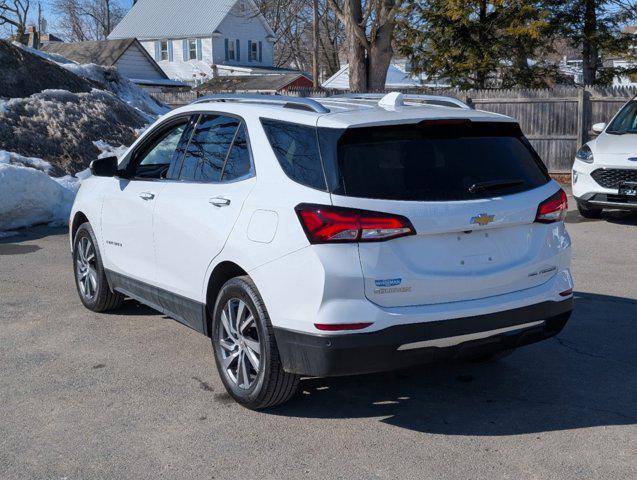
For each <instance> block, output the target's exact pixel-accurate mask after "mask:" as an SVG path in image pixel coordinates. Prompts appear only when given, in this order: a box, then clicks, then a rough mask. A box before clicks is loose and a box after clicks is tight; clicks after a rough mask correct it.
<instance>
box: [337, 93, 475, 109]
mask: <svg viewBox="0 0 637 480" xmlns="http://www.w3.org/2000/svg"><path fill="white" fill-rule="evenodd" d="M386 95H387V94H386V93H342V94H339V95H333V96H331V97H327V98H326V99H325V100H329V99H331V98H349V99H352V100H380V99H382V98H383V97H385V96H386ZM402 96H403V97H404V99H405V100H407V101H409V100H417V101H421V102H422V103H431V104H433V105H444V106H451V107H456V108H464V109H471V107H470V106H469V105H467V104H466V103H464V102H463V101H462V100H458V99H457V98H454V97H448V96H445V95H424V94H418V93H403V94H402Z"/></svg>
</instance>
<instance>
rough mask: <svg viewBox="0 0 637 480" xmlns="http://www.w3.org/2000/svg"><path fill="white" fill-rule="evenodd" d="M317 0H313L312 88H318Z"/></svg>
mask: <svg viewBox="0 0 637 480" xmlns="http://www.w3.org/2000/svg"><path fill="white" fill-rule="evenodd" d="M318 13H319V12H318V0H314V25H313V28H312V30H313V32H312V33H313V37H314V45H313V48H312V81H313V82H314V88H319V15H318Z"/></svg>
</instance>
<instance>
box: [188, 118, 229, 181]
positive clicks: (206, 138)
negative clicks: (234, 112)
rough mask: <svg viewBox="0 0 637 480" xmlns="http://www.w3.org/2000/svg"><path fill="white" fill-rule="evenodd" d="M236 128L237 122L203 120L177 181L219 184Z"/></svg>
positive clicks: (215, 119)
mask: <svg viewBox="0 0 637 480" xmlns="http://www.w3.org/2000/svg"><path fill="white" fill-rule="evenodd" d="M238 127H239V120H237V119H236V118H231V117H224V116H221V115H206V116H204V117H203V118H202V120H201V121H200V122H199V125H198V126H197V129H196V130H195V133H194V135H193V137H192V139H191V141H190V145H189V146H188V151H187V152H186V155H185V157H184V161H183V166H182V168H181V172H180V175H179V178H180V179H181V180H189V181H196V182H220V181H221V175H222V173H223V166H224V164H225V162H226V158H227V156H228V152H229V150H230V146H231V145H232V141H233V140H234V137H235V133H236V132H237V128H238Z"/></svg>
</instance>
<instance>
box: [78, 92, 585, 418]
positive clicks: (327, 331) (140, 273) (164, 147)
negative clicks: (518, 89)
mask: <svg viewBox="0 0 637 480" xmlns="http://www.w3.org/2000/svg"><path fill="white" fill-rule="evenodd" d="M91 170H92V173H93V175H92V176H91V177H90V178H89V179H87V180H86V181H84V182H83V183H82V187H81V189H80V191H79V193H78V196H77V199H76V201H75V205H74V207H73V211H72V213H71V221H70V237H71V244H72V249H73V260H74V261H73V265H74V272H75V279H76V283H77V288H78V292H79V296H80V298H81V301H82V302H83V304H84V305H85V306H86V307H87V308H88V309H90V310H93V311H96V312H104V311H107V310H113V309H115V308H117V307H119V306H120V305H121V304H122V301H123V299H124V298H125V297H130V298H132V299H136V300H138V301H140V302H142V303H144V304H147V305H149V306H151V307H153V308H155V309H157V310H159V311H161V312H163V313H165V314H167V315H169V316H171V317H172V318H174V319H176V320H177V321H179V322H181V323H183V324H184V325H187V326H188V327H191V328H193V329H195V330H197V331H199V332H201V333H202V334H204V335H207V336H208V337H210V338H211V340H212V347H213V350H214V356H215V360H216V366H217V369H218V372H219V375H220V377H221V380H222V381H223V383H224V385H225V387H226V388H227V390H228V392H229V393H230V395H232V397H234V398H235V399H236V401H237V402H239V403H240V404H242V405H244V406H246V407H248V408H253V409H258V408H264V407H268V406H272V405H276V404H280V403H282V402H285V401H286V400H288V399H290V397H292V395H293V394H294V393H295V391H296V388H297V386H298V382H299V377H300V376H319V377H323V376H336V375H352V374H361V373H368V372H378V371H383V370H390V369H396V368H402V367H407V366H413V365H419V364H422V363H426V362H432V361H437V360H442V359H472V360H477V361H480V360H486V359H489V358H493V357H495V356H498V355H501V354H502V353H503V352H507V351H510V350H512V349H514V348H517V347H520V346H522V345H527V344H530V343H533V342H537V341H540V340H543V339H546V338H548V337H551V336H553V335H556V334H557V333H558V332H560V331H561V330H562V328H563V327H564V325H565V324H566V322H567V320H568V318H569V316H570V314H571V311H572V309H573V295H572V292H573V280H572V277H571V273H570V270H569V268H570V256H571V241H570V238H569V235H568V233H567V232H566V229H565V228H564V222H563V220H564V216H565V213H566V210H567V199H566V195H565V193H564V191H562V189H560V187H559V186H558V184H557V183H555V182H554V181H552V180H551V179H550V178H549V176H548V174H547V171H546V168H545V167H544V165H543V163H542V161H541V160H540V158H539V157H538V155H537V154H536V152H535V151H534V150H533V148H532V147H531V145H530V144H529V142H528V141H527V140H526V139H525V137H524V136H523V135H522V132H521V131H520V127H519V126H518V124H517V123H516V122H515V121H513V120H512V119H511V118H508V117H505V116H502V115H496V114H492V113H487V112H481V111H476V110H472V109H469V108H468V107H467V106H466V105H464V104H463V103H461V102H459V101H457V100H454V99H451V98H446V97H433V96H419V97H418V98H411V97H403V96H402V95H401V94H396V93H394V94H389V95H387V96H385V97H382V96H374V95H361V96H345V97H332V98H328V99H317V100H313V99H303V98H296V97H282V96H259V95H243V96H242V95H234V96H212V97H207V98H202V99H200V100H199V101H197V102H195V103H194V104H191V105H188V106H185V107H183V108H179V109H177V110H174V111H172V112H171V113H169V114H167V115H165V116H164V117H162V118H160V119H159V120H158V121H157V122H156V123H155V124H154V125H153V126H152V127H151V128H149V129H148V130H147V131H146V132H145V133H144V134H143V135H142V136H141V137H140V138H139V139H138V140H137V141H136V142H135V143H134V144H133V145H132V146H131V148H130V149H129V150H128V152H127V153H126V154H125V155H124V156H123V157H122V158H121V159H120V160H119V162H118V160H117V159H116V158H106V159H101V160H96V161H95V162H93V164H92V165H91Z"/></svg>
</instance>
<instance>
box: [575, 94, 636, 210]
mask: <svg viewBox="0 0 637 480" xmlns="http://www.w3.org/2000/svg"><path fill="white" fill-rule="evenodd" d="M593 131H594V132H596V133H599V136H598V137H597V138H595V139H594V140H592V141H590V142H588V143H587V144H586V145H584V146H583V147H582V148H581V149H580V150H579V151H578V152H577V155H576V156H575V163H574V165H573V176H572V178H573V196H574V197H575V200H576V201H577V208H578V210H579V212H580V214H581V215H582V216H583V217H586V218H599V217H600V216H601V214H602V211H603V209H605V208H616V209H625V210H637V99H633V100H631V101H630V102H628V103H627V104H626V105H624V107H623V108H622V109H621V110H620V111H619V112H618V113H617V115H615V118H613V120H611V122H610V123H609V124H608V125H606V124H605V123H597V124H595V125H593Z"/></svg>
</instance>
